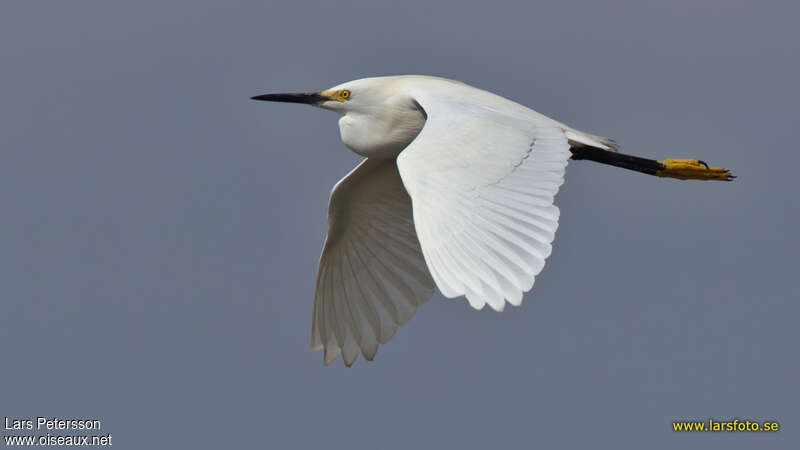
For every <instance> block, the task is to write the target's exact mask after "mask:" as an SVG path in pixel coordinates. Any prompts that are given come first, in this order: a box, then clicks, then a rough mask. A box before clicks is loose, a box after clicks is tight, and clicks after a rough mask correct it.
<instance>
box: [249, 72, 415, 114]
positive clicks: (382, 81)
mask: <svg viewBox="0 0 800 450" xmlns="http://www.w3.org/2000/svg"><path fill="white" fill-rule="evenodd" d="M394 78H395V77H376V78H363V79H360V80H354V81H348V82H346V83H342V84H339V85H337V86H334V87H332V88H330V89H326V90H324V91H321V92H303V93H285V94H264V95H256V96H255V97H251V98H252V99H253V100H264V101H271V102H288V103H305V104H309V105H312V106H318V107H320V108H324V109H330V110H332V111H336V112H338V113H340V114H347V113H348V112H356V111H363V112H366V111H369V110H371V109H372V108H374V107H380V106H383V105H385V104H386V103H387V101H391V100H393V97H394V96H395V95H396V94H397V93H398V88H399V87H400V86H399V85H398V83H397V81H396V80H395V79H394Z"/></svg>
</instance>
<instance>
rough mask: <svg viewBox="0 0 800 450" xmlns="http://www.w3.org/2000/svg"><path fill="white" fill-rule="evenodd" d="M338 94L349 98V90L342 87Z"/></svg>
mask: <svg viewBox="0 0 800 450" xmlns="http://www.w3.org/2000/svg"><path fill="white" fill-rule="evenodd" d="M339 96H340V97H342V98H350V91H348V90H347V89H344V90H342V92H340V93H339Z"/></svg>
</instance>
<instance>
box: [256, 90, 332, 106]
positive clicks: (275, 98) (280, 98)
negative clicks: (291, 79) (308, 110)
mask: <svg viewBox="0 0 800 450" xmlns="http://www.w3.org/2000/svg"><path fill="white" fill-rule="evenodd" d="M250 98H251V99H252V100H263V101H265V102H284V103H305V104H307V105H315V104H317V103H321V102H324V101H325V100H329V99H328V98H326V97H323V96H322V95H320V94H319V92H295V93H288V94H263V95H256V96H255V97H250Z"/></svg>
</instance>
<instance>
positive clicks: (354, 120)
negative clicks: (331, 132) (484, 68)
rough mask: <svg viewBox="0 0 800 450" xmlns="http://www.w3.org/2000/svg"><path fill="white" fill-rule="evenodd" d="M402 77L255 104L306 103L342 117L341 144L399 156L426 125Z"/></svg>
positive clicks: (274, 97)
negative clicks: (334, 112) (270, 102)
mask: <svg viewBox="0 0 800 450" xmlns="http://www.w3.org/2000/svg"><path fill="white" fill-rule="evenodd" d="M408 91H409V90H408V86H407V85H406V84H404V83H403V78H402V77H376V78H362V79H360V80H354V81H348V82H346V83H342V84H340V85H337V86H334V87H332V88H330V89H327V90H324V91H321V92H308V93H290V94H264V95H257V96H255V97H251V98H252V99H253V100H265V101H272V102H289V103H306V104H309V105H313V106H318V107H320V108H324V109H329V110H331V111H336V112H338V113H339V114H342V117H341V118H340V119H339V130H340V132H341V136H342V142H344V144H345V145H346V146H347V147H348V148H350V149H351V150H353V151H354V152H356V153H358V154H360V155H362V156H367V157H370V156H381V157H388V156H396V155H397V154H398V153H400V151H401V150H402V149H403V148H404V147H405V146H406V145H408V143H410V142H411V140H413V139H414V137H415V136H416V135H417V134H418V133H419V131H420V130H421V129H422V127H423V125H424V123H425V118H426V117H425V113H424V111H422V109H421V108H420V107H419V105H418V104H417V103H416V102H415V101H414V100H413V99H412V98H411V97H410V96H409V95H408Z"/></svg>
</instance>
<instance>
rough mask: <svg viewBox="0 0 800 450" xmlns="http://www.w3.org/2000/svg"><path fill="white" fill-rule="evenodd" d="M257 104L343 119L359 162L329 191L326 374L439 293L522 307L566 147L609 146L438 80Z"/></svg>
mask: <svg viewBox="0 0 800 450" xmlns="http://www.w3.org/2000/svg"><path fill="white" fill-rule="evenodd" d="M302 95H306V96H308V97H301V96H302ZM315 95H316V96H317V97H313V96H315ZM281 96H282V97H281ZM254 98H258V99H261V100H277V101H293V102H303V103H313V104H316V105H317V106H320V107H322V108H326V109H331V110H334V111H337V112H339V113H341V114H343V117H342V118H341V119H340V122H339V125H340V130H341V135H342V141H343V142H344V143H345V145H347V146H348V147H349V148H350V149H352V150H353V151H355V152H357V153H359V154H361V155H363V156H365V157H367V158H366V159H365V160H364V161H363V162H362V163H361V164H360V165H359V166H358V167H356V168H355V169H354V170H353V171H352V172H351V173H349V174H348V175H347V176H346V177H344V178H343V179H342V180H341V181H340V182H339V183H337V185H336V186H335V187H334V189H333V192H332V193H331V198H330V207H329V211H328V236H327V239H326V241H325V245H324V248H323V251H322V256H321V257H320V263H319V272H318V274H317V284H316V293H315V296H314V312H313V323H312V330H311V349H312V350H317V349H322V348H324V349H325V364H328V363H330V362H331V361H333V360H334V359H336V357H337V356H338V355H339V354H340V353H341V354H342V355H343V359H344V362H345V364H347V365H348V366H349V365H351V364H352V363H353V362H354V361H355V359H356V358H357V356H358V353H359V352H360V353H362V354H363V355H364V357H365V358H367V359H372V358H373V357H374V356H375V353H376V352H377V349H378V345H379V344H383V343H386V342H387V341H388V340H389V339H390V338H391V337H392V336H393V335H394V333H395V331H396V330H397V327H398V326H400V325H402V324H404V323H405V322H406V321H408V320H409V319H410V318H411V316H412V315H413V314H414V312H415V310H416V308H417V307H418V306H420V305H421V304H423V303H424V302H426V301H427V300H428V298H429V297H430V296H431V295H432V293H433V286H434V283H435V285H436V286H437V287H438V288H439V290H440V291H441V292H442V294H443V295H445V296H446V297H451V298H452V297H459V296H465V297H466V299H467V300H468V301H469V304H470V305H471V306H472V307H473V308H476V309H481V308H483V307H484V306H485V305H487V304H488V305H489V306H490V307H491V308H493V309H495V310H497V311H502V310H503V308H504V306H505V302H506V301H508V302H509V303H511V304H513V305H519V304H520V303H521V302H522V297H523V294H524V292H527V291H529V290H530V289H531V288H532V286H533V283H534V280H535V277H536V275H538V274H539V272H541V270H542V268H543V267H544V264H545V260H546V259H547V257H548V256H549V255H550V252H551V243H552V241H553V239H554V236H555V232H556V229H557V228H558V217H559V211H558V208H557V207H556V206H554V205H553V197H554V196H555V195H556V192H558V188H559V186H561V184H562V183H563V181H564V169H565V167H566V165H567V160H568V158H569V157H570V150H569V149H570V143H569V142H568V141H570V142H577V143H582V144H586V145H591V146H594V147H597V148H602V149H610V148H611V144H610V141H609V140H607V139H604V138H600V137H598V136H592V135H589V134H585V133H582V132H579V131H577V130H574V129H571V128H569V127H567V126H566V125H563V124H561V123H559V122H556V121H554V120H552V119H549V118H547V117H545V116H543V115H541V114H539V113H537V112H535V111H533V110H531V109H529V108H526V107H524V106H522V105H519V104H517V103H514V102H512V101H510V100H507V99H505V98H502V97H499V96H497V95H494V94H491V93H489V92H486V91H482V90H480V89H476V88H474V87H471V86H468V85H466V84H463V83H460V82H457V81H452V80H446V79H442V78H433V77H421V76H401V77H383V78H368V79H363V80H356V81H351V82H348V83H344V84H342V85H339V86H336V87H333V88H331V89H330V90H327V91H324V92H322V93H320V94H272V95H267V96H261V97H254ZM306 100H308V101H306Z"/></svg>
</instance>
